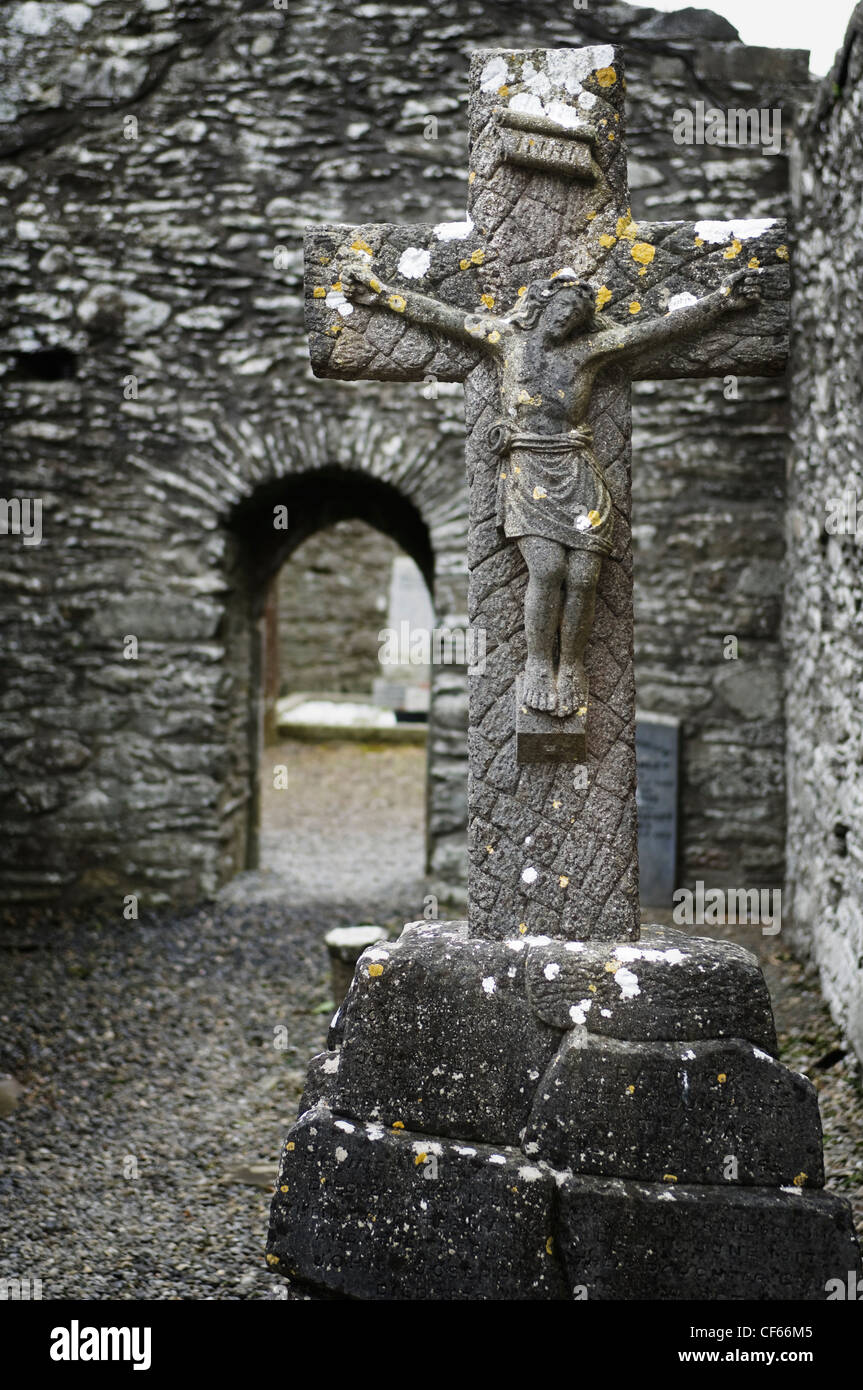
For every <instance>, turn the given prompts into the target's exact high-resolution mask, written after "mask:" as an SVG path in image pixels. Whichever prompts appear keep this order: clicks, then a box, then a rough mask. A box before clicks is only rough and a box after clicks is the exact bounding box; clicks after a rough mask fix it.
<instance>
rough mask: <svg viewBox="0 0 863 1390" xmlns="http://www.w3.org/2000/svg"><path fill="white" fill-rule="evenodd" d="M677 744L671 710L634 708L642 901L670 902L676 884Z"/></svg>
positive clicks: (676, 727)
mask: <svg viewBox="0 0 863 1390" xmlns="http://www.w3.org/2000/svg"><path fill="white" fill-rule="evenodd" d="M679 744H680V720H679V719H676V718H675V717H674V715H671V714H647V713H643V712H642V711H640V710H639V711H637V713H636V716H635V759H636V763H637V766H638V788H637V792H636V804H637V806H638V874H639V880H640V884H641V901H642V903H644V904H645V905H647V906H650V907H670V906H671V901H672V895H673V893H674V890H675V888H676V887H677V789H678V764H679Z"/></svg>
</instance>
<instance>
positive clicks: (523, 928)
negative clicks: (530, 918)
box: [518, 922, 527, 936]
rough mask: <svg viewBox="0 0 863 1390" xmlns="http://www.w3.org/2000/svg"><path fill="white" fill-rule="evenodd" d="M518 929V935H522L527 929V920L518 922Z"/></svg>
mask: <svg viewBox="0 0 863 1390" xmlns="http://www.w3.org/2000/svg"><path fill="white" fill-rule="evenodd" d="M518 930H519V933H520V935H521V936H524V934H525V932H526V931H527V922H519V924H518Z"/></svg>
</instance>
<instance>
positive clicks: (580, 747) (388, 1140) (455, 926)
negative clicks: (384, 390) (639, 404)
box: [267, 46, 859, 1300]
mask: <svg viewBox="0 0 863 1390" xmlns="http://www.w3.org/2000/svg"><path fill="white" fill-rule="evenodd" d="M623 92H624V80H623V67H622V55H621V53H620V52H619V51H618V50H615V49H612V48H611V47H606V46H602V47H594V48H586V49H560V50H530V51H524V52H521V51H509V50H493V51H486V52H481V53H477V54H475V55H474V56H473V60H472V63H471V102H470V130H471V153H470V164H471V167H470V173H469V181H468V189H469V194H468V216H467V218H466V220H465V221H464V222H463V223H455V224H438V225H437V226H434V227H431V226H422V227H396V226H389V225H383V224H369V225H365V226H362V227H328V228H317V229H315V230H314V231H313V232H311V233H310V234H309V237H308V241H307V253H306V254H307V259H306V267H307V306H308V325H309V332H310V347H311V356H312V363H313V367H314V370H315V371H316V372H317V373H318V374H319V375H325V376H333V377H344V378H357V377H366V378H373V379H393V380H416V379H422V378H423V377H426V376H429V375H431V376H433V377H435V378H437V379H448V380H462V381H464V384H465V412H466V424H467V449H466V454H467V469H468V482H469V487H470V497H471V528H470V538H469V557H468V562H469V568H470V614H471V622H472V624H473V625H474V626H475V627H478V628H483V629H484V630H485V633H486V644H487V646H486V649H487V658H486V663H485V668H484V671H483V673H482V674H479V673H477V674H476V675H474V676H473V677H472V679H471V708H470V787H469V821H470V855H471V876H470V886H469V918H468V920H467V921H465V922H444V923H430V922H414V923H409V924H408V925H407V926H406V927H405V928H404V930H403V932H402V934H401V936H400V937H399V938H398V940H397V941H394V942H386V943H379V944H377V945H375V946H373V947H371V948H370V949H369V950H368V951H366V952H365V953H364V954H363V956H362V957H361V958H360V961H359V963H358V966H357V970H356V973H355V975H354V979H353V982H352V984H351V987H350V991H349V993H348V996H347V999H346V1000H345V1002H344V1004H343V1005H342V1007H341V1008H340V1009H339V1011H338V1013H337V1014H336V1016H335V1018H334V1020H333V1023H332V1025H331V1028H330V1035H329V1039H328V1047H327V1050H326V1052H324V1053H322V1054H321V1055H320V1057H318V1058H316V1059H314V1061H313V1063H312V1065H311V1068H310V1072H309V1080H308V1085H307V1088H306V1093H305V1095H304V1097H303V1101H302V1103H301V1113H300V1117H299V1119H298V1121H297V1123H296V1125H295V1126H294V1128H293V1129H292V1130H291V1132H290V1134H289V1136H288V1139H287V1141H286V1144H285V1149H284V1153H283V1155H282V1163H281V1168H280V1175H279V1182H278V1188H277V1191H276V1194H275V1196H274V1199H273V1204H272V1212H271V1225H270V1235H269V1242H268V1254H267V1259H268V1261H269V1263H270V1265H271V1267H272V1268H273V1269H275V1270H278V1271H280V1272H281V1273H283V1274H284V1275H286V1276H287V1277H288V1278H289V1279H290V1280H292V1281H294V1282H295V1283H297V1284H298V1285H300V1286H303V1287H305V1288H307V1289H311V1290H317V1291H320V1292H325V1293H328V1294H335V1295H340V1296H346V1297H351V1298H358V1299H381V1298H384V1299H411V1298H418V1299H427V1298H433V1299H450V1298H468V1299H487V1298H497V1299H516V1300H521V1299H561V1300H563V1299H570V1298H573V1297H588V1298H640V1297H645V1296H651V1294H652V1292H653V1291H654V1290H658V1289H661V1290H662V1296H663V1297H667V1298H690V1297H699V1296H707V1297H711V1298H740V1297H756V1298H764V1299H772V1298H789V1297H790V1298H804V1299H817V1298H823V1297H825V1296H826V1292H825V1285H826V1281H827V1280H828V1279H830V1278H833V1277H837V1276H838V1277H842V1276H843V1274H845V1273H847V1271H849V1270H853V1269H857V1268H858V1267H859V1254H858V1251H857V1247H856V1243H855V1240H854V1234H853V1227H852V1224H851V1218H850V1210H849V1208H848V1206H847V1204H846V1203H844V1202H843V1201H841V1200H840V1199H839V1198H837V1197H834V1196H831V1195H829V1194H827V1193H825V1192H824V1191H823V1190H822V1189H823V1165H822V1162H821V1131H820V1121H819V1116H818V1106H817V1099H816V1095H815V1091H814V1089H813V1087H812V1086H811V1084H810V1083H809V1082H808V1081H807V1080H806V1079H805V1078H803V1077H800V1076H796V1075H795V1074H793V1073H791V1072H789V1071H788V1070H787V1069H786V1068H785V1067H783V1066H782V1065H781V1064H780V1063H779V1061H778V1060H777V1058H776V1038H775V1032H774V1027H773V1019H772V1014H771V1010H770V1003H769V998H768V995H767V990H766V986H765V984H764V980H763V978H762V976H761V973H760V970H759V969H758V966H757V963H756V961H755V959H754V957H753V956H752V955H751V954H750V953H749V952H747V951H745V950H743V949H742V948H741V947H738V946H736V945H733V944H732V943H729V942H711V941H706V940H699V939H697V938H690V937H688V936H686V935H685V934H683V933H681V932H678V931H671V930H668V929H663V928H659V927H647V928H645V929H644V930H643V931H642V932H641V933H640V931H639V912H638V859H637V844H636V834H637V830H636V775H635V773H636V768H635V690H634V680H633V663H632V632H633V604H632V564H631V548H630V530H629V524H630V488H629V478H630V467H629V400H628V383H629V381H630V380H631V379H632V378H633V377H636V376H640V377H650V376H666V377H667V376H672V377H673V376H686V375H693V374H694V375H712V374H725V373H728V372H731V373H736V374H738V375H746V374H756V375H757V374H761V373H773V372H779V371H781V370H782V369H783V366H784V362H785V355H786V352H787V301H788V268H787V259H788V252H787V247H786V244H785V232H784V228H783V226H782V225H781V224H780V223H778V222H773V221H770V220H767V221H763V222H758V223H752V222H745V221H740V222H728V223H715V222H710V223H695V224H693V223H663V224H646V223H640V224H639V223H636V222H635V221H634V220H633V219H632V216H631V213H630V210H629V207H628V205H627V195H626V160H625V153H624V138H623V137H624V100H623ZM741 266H742V269H739V268H738V267H741Z"/></svg>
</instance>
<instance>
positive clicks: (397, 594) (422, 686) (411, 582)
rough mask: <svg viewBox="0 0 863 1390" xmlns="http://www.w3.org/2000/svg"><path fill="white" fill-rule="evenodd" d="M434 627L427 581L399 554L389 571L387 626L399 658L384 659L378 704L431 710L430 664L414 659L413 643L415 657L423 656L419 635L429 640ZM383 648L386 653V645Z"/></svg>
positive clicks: (412, 710)
mask: <svg viewBox="0 0 863 1390" xmlns="http://www.w3.org/2000/svg"><path fill="white" fill-rule="evenodd" d="M433 627H434V609H433V608H432V602H431V598H430V596H429V591H428V587H427V585H426V582H425V580H424V579H423V577H422V574H421V573H420V571H419V569H418V567H417V566H416V565H415V564H414V562H413V560H411V559H410V557H409V556H407V555H397V556H396V557H395V559H394V560H393V563H392V570H391V573H390V588H389V599H388V604H387V628H388V629H389V631H390V632H391V633H393V634H395V636H396V640H397V651H398V657H399V660H398V661H391V660H388V661H387V662H386V664H384V662H381V667H382V673H381V675H380V676H377V677H375V680H374V682H373V684H372V692H373V698H374V700H375V702H376V704H379V705H385V706H386V707H387V708H388V709H394V710H404V711H405V712H406V713H409V714H421V713H427V712H428V708H429V690H430V681H431V666H430V665H429V663H428V662H423V661H422V660H415V659H412V645H413V648H414V652H413V655H414V656H415V655H417V654H418V655H419V656H420V657H421V656H424V655H425V652H424V651H423V647H422V642H421V641H420V643H417V642H416V638H417V637H419V638H420V639H422V638H423V635H424V634H428V635H429V636H428V641H429V643H430V641H431V637H430V634H431V632H432V629H433ZM383 650H384V653H386V651H387V647H386V644H384V646H383ZM379 659H380V658H379Z"/></svg>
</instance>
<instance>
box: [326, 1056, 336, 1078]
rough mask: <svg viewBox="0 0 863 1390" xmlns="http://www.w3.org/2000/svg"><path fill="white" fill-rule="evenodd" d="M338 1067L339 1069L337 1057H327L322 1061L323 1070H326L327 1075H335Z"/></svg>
mask: <svg viewBox="0 0 863 1390" xmlns="http://www.w3.org/2000/svg"><path fill="white" fill-rule="evenodd" d="M338 1069H339V1059H338V1057H328V1058H327V1060H326V1061H325V1062H324V1065H323V1070H324V1071H325V1072H326V1074H327V1076H335V1074H336V1072H337V1071H338Z"/></svg>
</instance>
